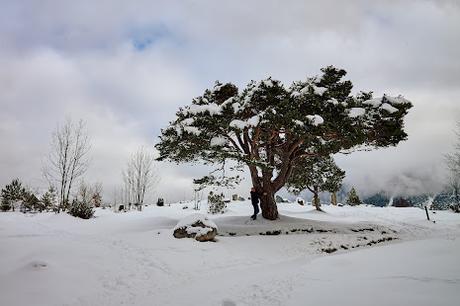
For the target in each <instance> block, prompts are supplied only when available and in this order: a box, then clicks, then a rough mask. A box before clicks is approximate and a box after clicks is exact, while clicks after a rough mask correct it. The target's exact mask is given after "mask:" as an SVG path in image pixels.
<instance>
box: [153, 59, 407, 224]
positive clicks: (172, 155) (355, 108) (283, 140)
mask: <svg viewBox="0 0 460 306" xmlns="http://www.w3.org/2000/svg"><path fill="white" fill-rule="evenodd" d="M321 71H322V75H320V76H316V77H313V78H308V79H307V80H305V81H297V82H293V83H292V85H291V86H284V85H283V84H282V83H281V82H280V81H277V80H274V79H272V78H271V77H270V78H268V79H265V80H262V81H260V82H255V81H251V82H250V83H249V84H248V85H247V86H246V88H244V89H243V90H241V91H240V90H239V89H238V88H237V87H236V86H235V85H234V84H231V83H226V84H223V83H220V82H216V84H215V86H214V88H213V89H211V90H206V91H205V92H204V94H203V95H202V96H199V97H197V98H195V99H193V101H192V103H191V105H189V106H186V107H184V108H180V109H179V111H178V112H177V113H176V119H175V120H174V121H172V122H170V124H169V126H168V127H167V128H165V129H163V130H162V132H161V136H160V141H159V143H158V144H157V145H156V148H157V149H158V151H159V154H160V156H159V158H158V160H169V161H173V162H176V163H182V162H195V161H199V160H202V161H204V162H205V163H208V164H214V165H215V164H222V163H225V161H226V160H233V161H235V162H236V163H237V164H238V165H246V166H247V167H248V168H249V171H250V174H251V181H252V185H253V186H254V187H255V188H256V190H257V192H258V193H260V194H261V195H262V197H261V209H262V215H263V217H264V218H267V219H271V220H273V219H276V218H277V217H278V211H277V207H276V203H275V199H274V195H275V193H276V192H277V191H279V190H280V189H281V188H282V187H284V186H285V184H286V183H287V181H288V179H289V178H290V176H291V174H292V172H293V169H295V168H296V166H297V165H298V164H299V163H302V162H303V161H304V160H305V159H307V160H309V159H311V158H314V157H329V156H331V155H332V154H335V153H339V152H342V153H349V152H351V151H353V150H355V149H375V148H379V147H389V146H395V145H397V144H398V143H399V142H400V141H403V140H405V139H406V138H407V134H406V133H405V132H404V123H403V119H404V117H405V115H406V114H407V112H408V110H409V109H410V108H411V107H412V104H411V103H410V102H409V101H408V100H406V99H404V98H403V97H401V96H398V97H390V96H386V95H384V96H383V97H381V98H375V99H373V98H372V92H361V93H359V94H357V95H356V96H351V89H352V87H353V86H352V83H351V82H350V81H344V80H342V78H343V77H344V76H345V74H346V72H345V70H342V69H337V68H335V67H332V66H329V67H326V68H323V69H322V70H321Z"/></svg>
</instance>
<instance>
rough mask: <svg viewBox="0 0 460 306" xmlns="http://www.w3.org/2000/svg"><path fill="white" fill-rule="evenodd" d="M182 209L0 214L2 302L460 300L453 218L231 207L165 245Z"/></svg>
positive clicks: (413, 211)
mask: <svg viewBox="0 0 460 306" xmlns="http://www.w3.org/2000/svg"><path fill="white" fill-rule="evenodd" d="M184 206H188V208H186V209H183V208H184ZM192 206H193V205H192V204H187V203H185V204H173V205H172V206H170V207H153V206H150V207H147V208H145V210H144V211H143V212H137V211H131V212H127V213H114V212H112V211H111V210H107V209H106V210H102V209H99V210H97V212H96V216H97V217H96V218H94V219H91V220H82V219H77V218H74V217H71V216H69V215H67V214H59V215H56V214H53V213H44V214H35V215H28V214H27V215H24V214H20V213H12V212H9V213H0V305H5V306H14V305H47V306H51V305H201V306H203V305H226V306H231V305H342V306H344V305H353V306H358V305H363V306H364V305H366V306H367V305H405V306H407V305H417V306H421V305H430V306H432V305H437V306H441V305H452V306H453V305H459V303H460V302H459V300H460V215H459V214H453V213H451V212H447V211H438V212H436V213H435V214H431V217H432V219H433V220H435V221H436V222H435V223H432V222H429V221H427V220H426V217H425V212H424V211H423V210H421V209H418V208H377V207H366V206H359V207H330V206H325V207H324V210H325V212H324V213H320V212H316V211H314V210H313V208H312V207H311V206H299V205H297V204H292V203H284V204H280V205H279V211H280V214H281V217H280V219H279V220H277V221H267V220H263V219H262V218H260V217H259V219H257V220H256V221H252V220H249V215H250V214H251V205H250V203H249V202H248V201H245V202H232V203H231V204H230V205H229V209H228V212H227V213H226V214H224V215H219V216H211V219H212V220H213V221H214V222H215V223H216V224H217V226H218V227H219V236H217V241H216V242H205V243H201V242H197V241H195V240H193V239H175V238H174V237H173V236H172V229H173V228H174V226H175V225H176V224H177V222H178V221H179V220H180V219H181V218H183V217H185V216H187V215H189V214H192V213H195V212H196V211H194V210H193V209H191V208H192ZM202 212H205V207H203V209H202Z"/></svg>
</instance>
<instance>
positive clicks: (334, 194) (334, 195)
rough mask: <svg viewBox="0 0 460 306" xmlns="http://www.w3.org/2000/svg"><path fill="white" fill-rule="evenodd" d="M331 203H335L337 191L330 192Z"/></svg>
mask: <svg viewBox="0 0 460 306" xmlns="http://www.w3.org/2000/svg"><path fill="white" fill-rule="evenodd" d="M331 204H332V205H337V193H335V192H332V193H331Z"/></svg>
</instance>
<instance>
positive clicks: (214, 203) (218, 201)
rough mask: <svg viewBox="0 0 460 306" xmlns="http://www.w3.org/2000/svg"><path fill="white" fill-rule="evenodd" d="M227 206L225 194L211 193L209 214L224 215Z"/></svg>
mask: <svg viewBox="0 0 460 306" xmlns="http://www.w3.org/2000/svg"><path fill="white" fill-rule="evenodd" d="M226 207H227V205H226V204H225V202H224V195H223V194H214V193H212V192H210V193H209V196H208V212H209V213H210V214H223V213H224V212H225V208H226Z"/></svg>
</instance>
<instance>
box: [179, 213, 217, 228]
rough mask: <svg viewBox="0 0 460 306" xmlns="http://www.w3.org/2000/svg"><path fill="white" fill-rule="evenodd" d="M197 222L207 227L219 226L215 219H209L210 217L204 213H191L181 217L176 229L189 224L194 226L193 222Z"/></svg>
mask: <svg viewBox="0 0 460 306" xmlns="http://www.w3.org/2000/svg"><path fill="white" fill-rule="evenodd" d="M196 222H201V223H203V225H204V226H206V227H213V228H217V225H216V224H215V223H214V222H213V221H211V220H209V218H208V217H207V216H206V215H203V214H191V215H188V216H186V217H184V218H183V219H181V220H180V221H179V222H178V223H177V224H176V226H175V227H174V229H175V230H176V229H179V228H184V227H189V226H192V225H193V224H195V223H196Z"/></svg>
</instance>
